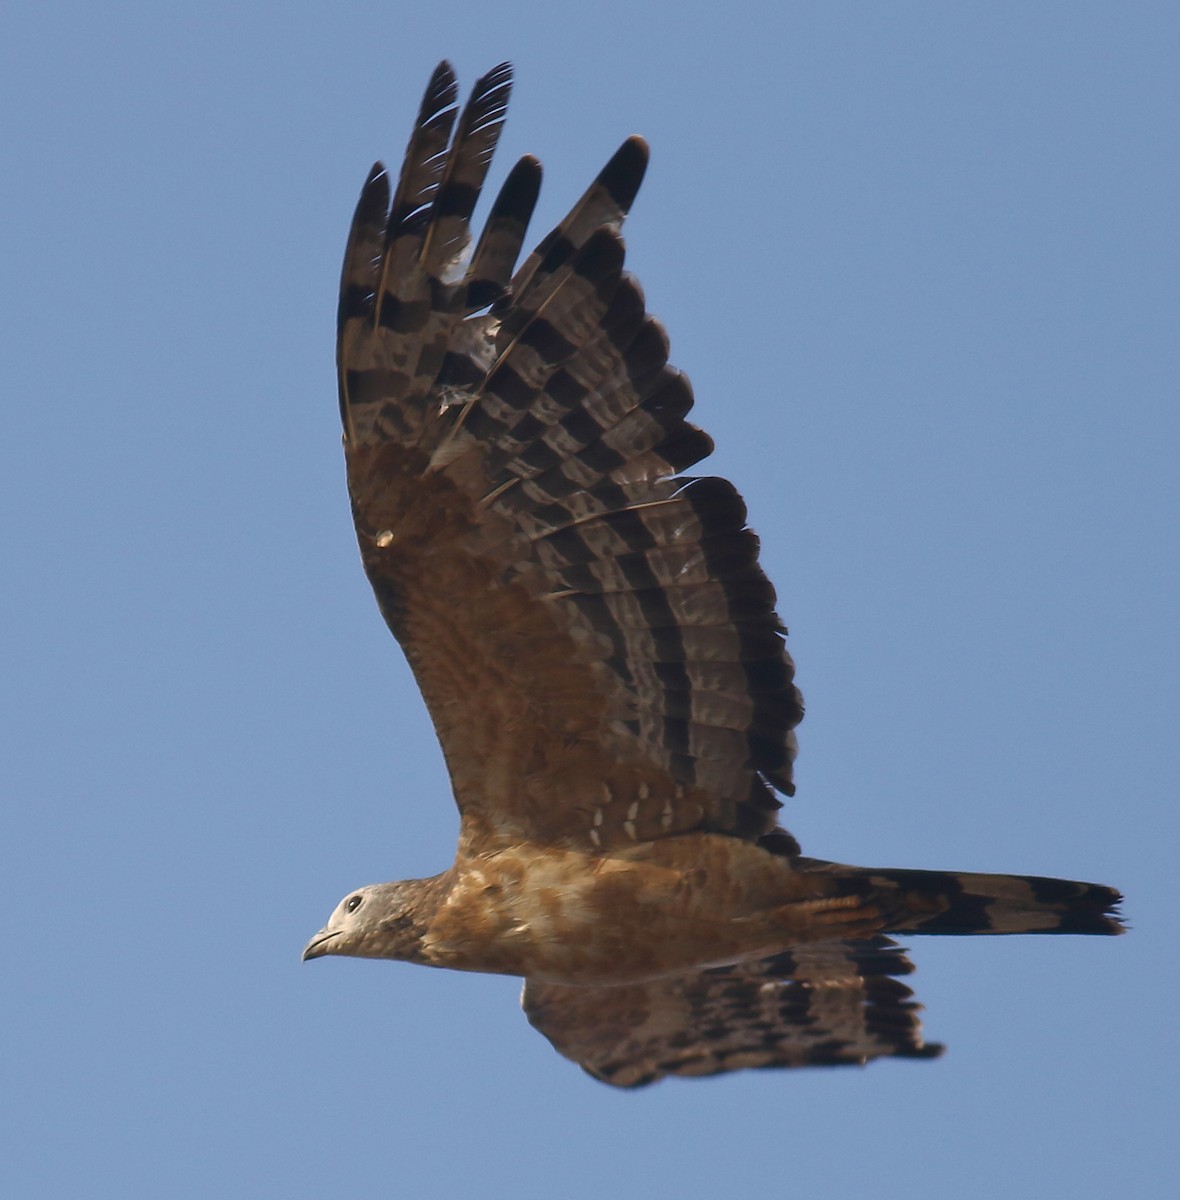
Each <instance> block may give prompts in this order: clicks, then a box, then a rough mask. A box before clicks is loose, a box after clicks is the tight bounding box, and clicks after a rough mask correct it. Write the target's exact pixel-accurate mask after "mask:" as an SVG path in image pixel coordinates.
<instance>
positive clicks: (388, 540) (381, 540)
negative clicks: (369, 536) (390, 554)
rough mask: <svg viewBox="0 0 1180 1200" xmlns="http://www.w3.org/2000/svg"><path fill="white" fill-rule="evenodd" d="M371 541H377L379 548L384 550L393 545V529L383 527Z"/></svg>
mask: <svg viewBox="0 0 1180 1200" xmlns="http://www.w3.org/2000/svg"><path fill="white" fill-rule="evenodd" d="M373 541H375V542H376V543H377V546H378V548H379V549H381V550H386V549H388V548H389V547H390V546H392V545H393V531H392V530H391V529H383V530H381V532H380V533H379V534H378V535H377V536H376V537H375V538H374V539H373Z"/></svg>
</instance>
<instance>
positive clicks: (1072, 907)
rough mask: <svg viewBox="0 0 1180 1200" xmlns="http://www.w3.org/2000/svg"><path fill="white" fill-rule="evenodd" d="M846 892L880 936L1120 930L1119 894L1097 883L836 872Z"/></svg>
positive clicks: (961, 874) (905, 872) (880, 871)
mask: <svg viewBox="0 0 1180 1200" xmlns="http://www.w3.org/2000/svg"><path fill="white" fill-rule="evenodd" d="M820 869H821V870H823V871H824V872H825V873H827V872H828V871H831V872H832V873H833V874H836V875H837V876H838V877H839V878H840V881H841V882H840V888H839V890H840V891H841V892H842V893H843V894H844V895H846V896H847V895H859V896H863V898H864V903H865V904H866V905H869V906H872V907H874V908H877V909H878V910H879V911H880V913H881V915H882V916H883V918H884V921H883V924H882V925H881V926H880V928H881V931H882V932H884V933H948V934H949V933H953V934H967V933H1101V934H1115V933H1124V932H1125V930H1126V927H1125V926H1124V925H1123V923H1122V921H1121V920H1120V918H1119V915H1118V911H1117V910H1118V906H1119V904H1120V902H1121V901H1122V896H1121V895H1120V894H1119V893H1118V892H1117V891H1116V890H1115V889H1114V888H1111V887H1104V886H1103V885H1102V884H1099V883H1078V882H1074V881H1073V880H1069V879H1049V878H1045V877H1043V876H1039V875H979V874H972V873H968V872H959V871H909V870H900V869H893V868H881V869H877V868H859V867H837V866H835V865H834V864H831V865H829V864H824V865H823V866H822V867H821V868H820Z"/></svg>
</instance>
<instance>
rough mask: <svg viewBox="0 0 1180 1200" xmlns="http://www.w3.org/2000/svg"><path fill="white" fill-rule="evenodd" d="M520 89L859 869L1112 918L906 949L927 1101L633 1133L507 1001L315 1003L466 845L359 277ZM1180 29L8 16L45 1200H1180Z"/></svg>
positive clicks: (830, 10)
mask: <svg viewBox="0 0 1180 1200" xmlns="http://www.w3.org/2000/svg"><path fill="white" fill-rule="evenodd" d="M444 56H447V57H450V58H452V60H453V61H454V62H455V64H456V66H457V68H458V70H459V72H460V76H461V79H462V82H463V85H464V87H465V88H466V87H468V86H470V83H471V82H472V81H473V79H474V78H475V76H476V75H477V74H478V73H480V72H481V71H483V70H485V69H486V68H488V67H490V66H491V65H493V64H494V63H496V62H498V61H500V60H501V59H504V58H510V59H512V60H513V61H514V62H515V64H516V67H517V77H518V85H517V90H516V94H515V97H514V102H513V107H512V113H511V116H510V119H509V123H508V126H507V131H506V134H505V137H504V140H503V142H502V145H501V153H500V157H499V158H498V160H497V162H496V164H495V166H494V168H493V175H492V179H493V183H498V181H499V180H500V179H502V178H503V175H504V173H505V171H506V170H507V167H508V165H509V164H510V163H511V162H512V161H513V160H514V158H515V157H516V156H517V155H519V154H521V153H524V152H526V151H527V152H534V153H536V154H538V155H539V156H540V157H541V158H542V160H543V161H544V163H545V168H546V180H545V186H544V190H543V194H542V202H541V206H540V212H539V214H538V219H537V223H536V226H535V235H536V237H540V235H541V234H542V233H543V232H544V231H545V229H547V228H548V226H549V224H550V223H551V222H552V221H553V220H554V219H556V218H557V217H558V216H560V215H561V213H562V212H564V211H565V209H566V207H567V206H568V204H569V203H570V202H571V201H572V200H573V199H574V197H575V196H576V195H578V194H579V193H580V192H581V190H582V188H583V187H584V186H585V184H586V183H587V181H588V180H589V179H590V178H591V177H592V175H593V174H594V173H595V172H596V171H597V169H598V168H599V166H600V165H601V164H602V162H603V161H605V159H606V158H607V156H608V155H609V154H610V153H611V152H612V151H613V149H614V148H615V146H616V145H617V144H618V142H619V141H621V140H622V138H623V137H624V136H626V135H627V134H629V133H632V132H642V133H643V134H645V135H646V136H647V137H648V138H649V139H650V141H651V143H652V148H653V161H652V169H651V171H650V174H649V177H648V182H647V184H646V186H645V188H644V190H643V192H642V193H641V195H640V198H639V201H638V204H637V206H636V209H635V213H634V217H633V220H632V221H631V222H630V223H629V225H628V244H629V261H630V263H631V266H632V268H633V269H634V270H635V271H636V272H637V273H638V274H639V277H640V278H641V279H642V281H643V282H644V285H645V287H646V290H647V296H648V301H649V304H650V307H651V308H652V310H653V311H654V312H656V313H657V314H659V315H660V316H661V317H662V318H663V319H664V321H665V322H666V324H667V326H668V329H669V331H670V333H671V337H672V347H673V361H674V362H676V363H677V365H679V366H681V367H683V368H684V369H685V370H687V371H688V373H689V374H690V376H691V377H692V379H693V381H694V384H695V387H696V392H697V397H698V403H697V408H696V410H695V415H696V418H697V419H698V421H699V422H700V423H701V424H702V425H704V426H705V427H706V428H708V429H709V430H710V432H712V434H713V435H714V436H715V438H716V440H717V443H718V452H717V454H716V456H715V458H714V459H713V460H712V465H713V468H714V469H715V470H716V471H717V472H719V473H723V474H725V475H728V476H729V477H731V478H732V479H733V480H734V481H735V482H736V483H737V484H738V486H739V487H740V488H741V490H742V491H743V493H744V494H745V496H746V499H747V501H748V503H749V506H750V511H751V520H752V523H753V525H754V526H755V528H756V529H757V530H758V531H759V532H760V533H761V535H762V537H763V543H764V561H765V565H766V569H767V571H768V572H769V574H770V576H771V578H772V579H773V580H774V581H775V582H776V584H777V585H778V588H779V593H780V598H781V609H782V612H783V615H784V617H785V619H786V620H787V622H788V624H789V625H790V627H791V630H792V639H791V647H792V650H793V652H794V654H795V657H796V659H797V660H798V663H799V672H800V681H801V684H802V687H803V690H804V693H805V695H806V697H807V700H808V705H809V712H808V717H807V720H806V722H805V723H804V725H803V727H802V730H801V741H802V754H801V758H800V762H799V779H800V786H799V796H798V798H797V799H796V800H795V801H792V802H791V803H790V804H789V807H788V808H787V810H786V812H785V820H786V821H787V823H788V825H789V826H790V828H791V829H792V830H793V831H794V832H795V833H796V834H797V835H798V836H799V837H800V838H801V840H802V841H803V843H804V846H805V848H806V849H807V850H809V851H811V852H813V853H816V854H818V855H822V856H824V857H829V858H838V859H843V860H845V861H851V862H861V863H872V864H877V865H898V866H914V867H935V868H960V869H976V870H997V871H998V870H1011V871H1017V872H1039V873H1046V874H1059V875H1063V876H1070V877H1076V878H1084V879H1094V880H1098V881H1102V882H1108V883H1113V884H1116V885H1118V886H1120V887H1122V888H1123V889H1124V890H1125V891H1126V893H1127V896H1128V900H1127V912H1128V915H1129V917H1130V919H1131V921H1132V923H1133V926H1134V931H1133V933H1132V935H1131V936H1129V937H1126V938H1122V939H1118V940H1112V939H1082V938H1055V939H1050V938H1042V939H1036V938H1024V939H992V940H988V939H974V940H968V939H929V938H928V939H925V940H922V939H914V940H913V942H912V948H913V951H914V957H915V959H916V960H917V963H918V973H917V975H916V976H915V977H914V981H915V986H916V987H917V988H918V989H919V993H920V998H921V999H922V1000H923V1001H924V1002H925V1003H926V1005H927V1013H926V1021H927V1032H928V1034H929V1036H930V1037H932V1038H935V1039H937V1040H940V1041H945V1042H947V1043H948V1044H949V1051H948V1053H947V1055H946V1057H945V1058H944V1059H942V1060H940V1061H938V1062H934V1063H931V1062H917V1063H913V1062H910V1063H907V1062H884V1063H878V1064H876V1065H874V1066H872V1067H870V1068H868V1069H866V1070H864V1071H860V1070H842V1071H832V1072H821V1071H811V1072H806V1071H805V1072H795V1073H787V1072H762V1073H746V1074H739V1075H734V1076H730V1077H728V1078H724V1079H717V1080H706V1081H689V1082H683V1081H670V1082H666V1083H663V1084H660V1085H658V1086H656V1087H654V1088H651V1089H648V1090H646V1091H644V1092H641V1093H637V1094H623V1093H618V1092H615V1091H613V1090H611V1089H608V1088H606V1087H604V1086H602V1085H600V1084H597V1083H595V1082H593V1081H592V1080H590V1079H589V1078H588V1077H585V1076H584V1075H582V1073H581V1072H580V1071H579V1070H578V1069H577V1068H576V1067H575V1066H573V1065H572V1064H570V1063H567V1062H566V1061H565V1060H563V1059H561V1058H559V1057H558V1056H557V1055H556V1054H555V1053H554V1052H553V1051H552V1050H551V1049H550V1048H549V1046H548V1044H547V1043H546V1042H545V1041H544V1040H543V1039H542V1038H541V1037H540V1036H539V1035H537V1034H535V1033H533V1032H532V1031H531V1030H530V1029H529V1028H528V1027H527V1025H526V1024H525V1022H524V1020H523V1018H522V1017H521V1015H520V1013H519V1012H518V1011H517V1007H516V997H517V992H518V985H517V982H516V981H514V980H511V979H499V978H485V977H479V976H463V975H458V974H449V973H444V972H432V971H428V970H425V969H422V968H418V967H410V966H405V965H401V964H396V965H390V964H385V963H373V962H361V961H349V960H327V961H322V962H316V963H312V964H308V965H302V964H301V963H300V961H299V953H300V950H301V949H302V947H303V944H304V942H305V941H306V939H307V938H308V937H309V936H310V934H311V933H313V932H314V931H315V930H316V929H318V928H319V926H320V925H321V924H322V923H323V921H324V919H325V918H326V916H327V915H328V913H329V911H330V910H331V909H332V907H333V906H334V905H335V904H336V902H337V901H338V900H339V898H340V897H341V896H342V895H343V894H344V893H345V892H346V891H348V890H349V889H350V888H352V887H354V886H356V885H359V884H362V883H368V882H373V881H377V880H384V879H390V878H398V877H405V876H413V875H419V874H428V873H432V872H434V871H436V870H440V869H442V868H443V867H445V866H446V865H447V864H448V863H449V861H450V857H451V854H452V849H453V839H454V835H455V828H456V819H455V814H454V812H453V807H452V804H451V800H450V796H449V789H448V786H447V781H446V777H445V774H444V771H443V767H442V761H441V757H440V754H439V752H438V749H437V747H436V745H435V743H434V740H433V735H432V731H431V728H430V725H429V722H428V719H427V717H426V714H425V711H424V709H423V706H422V704H421V702H420V700H419V698H418V695H417V692H416V689H415V687H414V685H413V681H412V679H411V678H410V675H409V673H408V670H407V669H406V667H405V664H404V662H403V660H402V658H401V655H400V652H399V651H398V649H397V647H396V645H395V644H394V642H393V641H392V640H391V638H390V637H389V636H388V634H387V633H386V632H385V630H384V627H383V626H382V624H381V621H380V618H379V617H378V615H377V612H376V608H375V605H374V604H373V601H372V598H371V595H370V593H369V589H368V585H367V583H366V581H365V579H364V577H363V575H362V572H361V570H360V567H359V565H358V562H357V552H356V548H355V544H354V541H353V535H352V528H351V521H350V517H349V512H348V505H347V500H346V496H345V488H344V479H343V470H342V463H341V455H340V448H339V428H338V419H337V413H336V397H335V383H334V379H333V365H332V356H333V322H334V311H335V304H336V284H337V274H338V270H339V262H340V257H341V253H342V251H343V245H344V238H345V233H346V230H347V226H348V221H349V218H350V215H351V211H352V206H353V203H354V201H355V198H356V195H357V193H358V191H359V189H360V185H361V183H362V181H363V179H364V177H365V174H366V172H367V171H368V168H369V165H370V163H371V162H372V160H373V159H374V158H377V157H379V156H380V157H383V158H385V159H387V160H392V161H393V162H394V163H395V164H396V163H397V162H398V161H399V160H400V156H401V152H402V148H403V147H404V144H405V139H406V135H407V133H408V130H409V126H410V122H411V120H412V117H413V114H414V112H415V110H416V106H417V104H418V100H419V96H420V93H421V90H422V88H423V86H424V85H425V82H426V80H427V78H428V76H429V73H430V70H431V69H432V67H433V66H434V64H435V63H436V62H437V61H438V60H439V59H440V58H442V57H444ZM1178 58H1180V7H1178V6H1177V5H1175V4H1173V3H1169V2H1164V0H1161V2H1160V3H1136V2H1134V0H1124V2H1122V3H1117V4H1115V3H1105V4H1097V3H1088V2H1085V0H1069V2H1065V0H1062V2H1060V3H1040V2H1037V0H1018V2H1010V3H1009V2H1004V0H993V2H989V3H987V4H952V3H941V4H937V3H890V4H884V3H842V2H838V3H837V2H833V3H813V4H796V3H773V4H772V3H763V4H759V3H744V2H741V0H732V2H730V3H726V4H724V5H715V6H713V5H697V6H695V8H694V7H692V6H686V5H683V4H678V5H672V4H666V5H665V4H646V5H645V4H640V3H635V2H634V0H633V2H631V3H618V2H616V0H595V2H594V3H589V4H577V5H574V4H561V3H544V4H543V3H526V2H523V0H502V2H500V3H496V4H492V3H480V4H473V3H470V2H467V0H458V2H456V3H451V4H445V5H444V4H415V5H413V6H412V7H411V6H409V5H406V4H401V3H394V2H392V0H386V2H384V3H351V2H339V3H334V4H330V5H329V4H305V3H291V2H290V0H288V2H287V3H282V4H280V3H270V2H265V0H235V2H234V3H226V2H224V0H206V2H204V3H202V4H199V5H193V4H173V3H154V4H129V3H113V4H105V5H99V4H92V3H86V4H83V3H76V4H75V3H60V2H59V3H53V2H50V3H44V4H24V5H12V6H10V7H9V9H8V10H7V12H6V15H5V19H4V31H3V39H2V44H0V111H2V113H3V116H2V117H0V121H2V122H3V125H4V129H3V134H2V143H0V144H2V145H3V172H2V179H0V210H2V212H3V225H2V232H0V270H2V278H3V289H2V294H0V310H2V311H0V370H2V372H3V380H4V386H3V424H4V430H5V432H4V436H3V438H2V439H0V504H2V522H0V554H2V558H3V566H2V568H0V610H2V619H3V626H2V628H3V637H2V646H0V708H2V712H0V718H2V720H0V729H2V734H0V736H2V738H3V752H2V757H0V788H2V798H3V806H4V817H3V837H2V841H0V855H2V856H3V859H2V861H3V866H2V872H0V887H2V888H3V893H4V895H3V904H4V926H5V936H4V939H3V941H4V965H3V968H2V971H0V980H2V982H0V989H2V991H0V1004H2V1005H3V1010H4V1011H3V1016H2V1018H0V1038H2V1039H3V1047H2V1064H0V1103H2V1104H3V1108H4V1112H3V1123H2V1129H0V1138H2V1139H3V1141H4V1145H3V1147H2V1153H0V1191H3V1193H4V1194H5V1195H6V1196H13V1197H20V1198H22V1200H23V1198H25V1197H50V1196H52V1197H58V1196H66V1197H71V1198H75V1197H87V1198H88V1197H103V1198H106V1197H119V1198H126V1197H140V1196H143V1197H184V1198H188V1197H193V1198H197V1197H201V1198H207V1197H217V1198H222V1197H225V1198H229V1200H237V1198H240V1197H241V1198H244V1197H260V1196H276V1197H284V1198H298V1200H301V1198H309V1200H311V1198H324V1200H330V1198H333V1197H345V1196H347V1197H353V1198H357V1197H399V1198H400V1197H454V1196H470V1195H478V1196H480V1197H482V1198H486V1200H499V1198H501V1197H513V1198H514V1200H534V1198H544V1197H556V1198H558V1200H588V1198H591V1197H594V1198H597V1197H601V1196H611V1197H630V1196H641V1195H642V1196H645V1197H651V1198H655V1200H663V1198H665V1197H698V1196H700V1197H711V1196H731V1195H740V1196H766V1197H769V1196H803V1197H806V1196H819V1195H822V1196H825V1197H844V1196H865V1195H871V1196H873V1197H875V1198H877V1200H890V1198H892V1197H902V1196H904V1197H917V1198H923V1197H941V1196H954V1197H964V1198H968V1200H974V1198H983V1197H987V1198H989V1200H990V1198H993V1197H998V1196H1002V1197H1010V1198H1015V1200H1025V1198H1031V1197H1034V1196H1035V1197H1042V1196H1065V1195H1069V1196H1071V1197H1074V1198H1075V1200H1099V1198H1101V1200H1107V1198H1109V1197H1112V1196H1119V1197H1131V1198H1132V1200H1134V1198H1139V1197H1152V1198H1154V1197H1165V1196H1167V1197H1170V1196H1173V1195H1175V1194H1177V1193H1176V1192H1175V1191H1174V1190H1173V1189H1174V1188H1175V1187H1176V1186H1177V1184H1176V1179H1177V1175H1178V1169H1177V1158H1178V1156H1177V1153H1176V1132H1175V1126H1176V1112H1177V1101H1178V1097H1177V1083H1176V1081H1177V1074H1178V1071H1177V1068H1178V1065H1180V1064H1178V1062H1177V1035H1176V1030H1177V1018H1176V1015H1175V1014H1176V1003H1177V993H1178V991H1180V971H1178V968H1177V961H1178V956H1177V952H1176V944H1175V943H1176V929H1177V920H1178V917H1180V913H1178V912H1177V900H1176V895H1177V884H1176V867H1175V863H1176V859H1177V846H1178V843H1180V816H1178V806H1177V780H1178V776H1180V762H1178V761H1177V760H1178V755H1177V749H1176V747H1177V728H1176V726H1177V683H1176V681H1177V677H1178V674H1180V656H1178V654H1177V610H1178V602H1180V595H1178V591H1180V588H1178V570H1177V548H1178V547H1177V542H1178V540H1180V539H1178V535H1177V528H1178V518H1180V504H1178V503H1177V488H1176V476H1177V463H1178V462H1180V445H1178V442H1180V439H1178V437H1177V432H1178V429H1177V425H1178V404H1177V399H1178V396H1177V392H1178V382H1180V370H1178V367H1180V363H1178V361H1177V357H1178V356H1177V350H1176V347H1177V325H1178V318H1180V290H1178V286H1177V275H1178V271H1177V268H1178V266H1180V263H1178V255H1177V236H1176V230H1177V222H1178V217H1177V212H1178V210H1180V195H1178V192H1180V186H1178V185H1180V172H1178V168H1177V144H1178V143H1177V135H1178V133H1180V121H1178V115H1180V112H1178V110H1180V84H1178V83H1177V74H1176V72H1177V66H1176V64H1177V61H1178Z"/></svg>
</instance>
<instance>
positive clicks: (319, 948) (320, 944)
mask: <svg viewBox="0 0 1180 1200" xmlns="http://www.w3.org/2000/svg"><path fill="white" fill-rule="evenodd" d="M339 936H340V930H339V929H335V930H332V931H331V932H329V931H328V930H326V929H321V930H320V931H319V933H317V934H316V935H315V937H313V938H312V939H311V941H310V942H308V943H307V945H306V946H304V947H303V961H304V962H307V960H308V959H309V958H323V957H324V955H325V954H331V953H332V951H331V950H329V949H328V943H329V942H330V941H331V940H332V939H333V938H337V937H339Z"/></svg>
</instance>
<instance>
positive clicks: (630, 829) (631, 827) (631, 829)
mask: <svg viewBox="0 0 1180 1200" xmlns="http://www.w3.org/2000/svg"><path fill="white" fill-rule="evenodd" d="M623 828H624V829H625V830H626V832H627V836H628V837H629V838H630V839H631V840H632V841H633V842H637V841H638V840H639V839H638V838H637V837H636V836H635V822H634V821H624V822H623Z"/></svg>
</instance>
